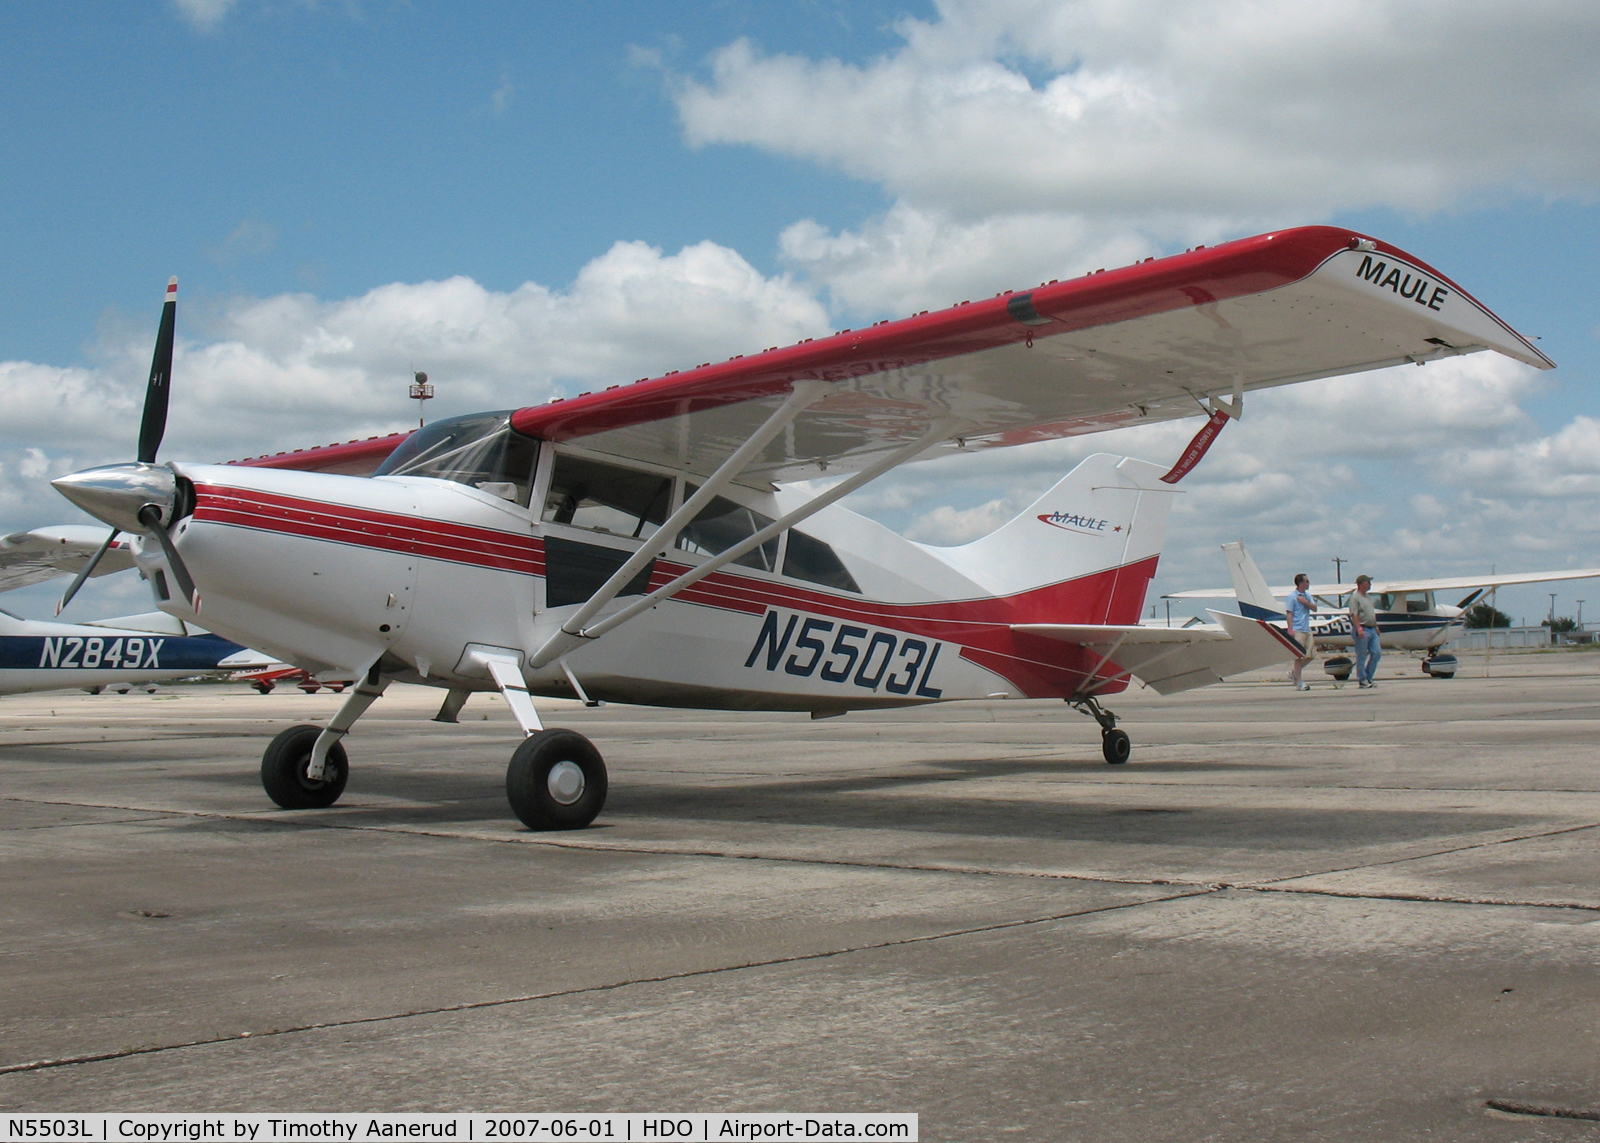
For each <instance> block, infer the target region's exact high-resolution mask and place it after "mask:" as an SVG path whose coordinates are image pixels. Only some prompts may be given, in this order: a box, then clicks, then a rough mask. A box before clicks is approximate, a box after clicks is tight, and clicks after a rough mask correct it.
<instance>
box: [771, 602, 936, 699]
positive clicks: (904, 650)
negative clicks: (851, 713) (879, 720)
mask: <svg viewBox="0 0 1600 1143" xmlns="http://www.w3.org/2000/svg"><path fill="white" fill-rule="evenodd" d="M943 649H944V644H943V643H941V642H939V641H938V640H935V639H921V638H918V637H916V636H913V635H904V634H899V633H896V632H892V631H883V630H879V629H876V628H872V627H862V626H859V625H857V624H854V623H845V622H843V621H839V620H833V619H818V618H817V617H816V616H814V615H796V614H789V615H784V614H783V613H781V612H778V611H768V612H767V613H766V615H765V616H764V617H763V618H762V620H761V631H760V633H759V634H758V635H757V636H756V642H755V646H753V647H751V648H750V655H749V657H748V658H746V659H745V661H744V665H745V666H746V667H748V668H750V669H752V670H761V669H765V670H768V671H777V670H780V669H781V670H782V671H784V672H785V673H787V674H790V675H795V676H797V677H799V678H802V679H809V678H811V677H812V676H815V677H817V678H819V679H821V680H823V681H824V682H829V683H836V684H838V685H839V686H857V687H861V688H863V689H864V690H869V691H878V690H883V691H887V692H888V693H889V694H892V695H911V694H915V695H916V696H917V697H919V698H926V699H936V698H938V697H940V696H941V695H942V694H943V693H944V691H943V689H942V688H940V687H935V686H933V685H932V680H933V668H934V666H935V664H937V663H938V661H939V652H940V651H941V650H943Z"/></svg>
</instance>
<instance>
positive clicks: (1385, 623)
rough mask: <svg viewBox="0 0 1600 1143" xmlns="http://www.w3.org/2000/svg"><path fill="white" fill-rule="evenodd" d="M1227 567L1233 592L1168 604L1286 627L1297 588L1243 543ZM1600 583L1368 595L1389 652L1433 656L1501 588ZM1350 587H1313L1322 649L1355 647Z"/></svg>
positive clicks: (1477, 581)
mask: <svg viewBox="0 0 1600 1143" xmlns="http://www.w3.org/2000/svg"><path fill="white" fill-rule="evenodd" d="M1222 551H1223V555H1224V556H1225V557H1226V558H1227V561H1228V573H1229V576H1230V577H1231V578H1232V580H1233V587H1232V588H1201V589H1198V590H1194V591H1175V592H1173V593H1171V594H1170V595H1168V596H1166V597H1165V598H1167V599H1236V600H1238V603H1239V614H1241V615H1243V616H1245V617H1246V618H1249V619H1263V620H1267V621H1269V622H1276V623H1277V624H1278V625H1280V626H1281V625H1283V624H1284V623H1285V618H1284V605H1285V601H1286V600H1287V599H1288V597H1289V593H1290V592H1292V591H1293V590H1294V588H1293V587H1269V586H1267V581H1266V578H1265V577H1264V576H1262V574H1261V570H1260V569H1259V568H1257V567H1256V563H1255V561H1254V560H1253V559H1251V558H1250V553H1248V552H1247V551H1245V548H1244V542H1243V541H1239V542H1236V543H1232V544H1223V545H1222ZM1595 577H1600V568H1576V569H1570V570H1566V571H1545V572H1513V573H1509V574H1506V575H1479V576H1455V577H1449V578H1443V579H1408V580H1398V579H1396V580H1380V581H1376V582H1374V583H1373V584H1372V586H1371V587H1370V588H1369V589H1368V590H1369V591H1370V592H1371V594H1372V596H1373V598H1374V601H1375V603H1376V606H1377V609H1378V630H1379V632H1380V635H1379V640H1380V642H1381V644H1382V645H1383V647H1384V648H1385V649H1386V650H1395V651H1426V652H1428V653H1429V654H1430V656H1431V654H1432V653H1433V652H1434V651H1436V650H1438V649H1439V648H1440V647H1443V646H1444V645H1445V644H1446V643H1448V642H1450V640H1452V639H1455V638H1456V637H1458V636H1459V635H1460V634H1461V633H1462V631H1463V630H1465V628H1466V614H1467V609H1468V608H1469V607H1471V606H1472V605H1473V604H1474V603H1477V602H1478V601H1479V600H1480V599H1482V598H1483V596H1484V594H1485V593H1487V592H1489V591H1491V590H1493V589H1494V588H1497V587H1508V586H1510V585H1512V584H1520V583H1553V582H1555V581H1557V580H1568V579H1592V578H1595ZM1354 591H1355V585H1354V584H1349V583H1319V584H1312V585H1311V588H1310V593H1311V596H1312V598H1313V599H1315V600H1316V601H1317V603H1318V605H1319V606H1318V607H1317V610H1316V611H1315V612H1314V613H1313V614H1312V616H1311V630H1312V633H1313V634H1315V635H1316V637H1317V642H1318V644H1321V645H1325V646H1330V647H1349V646H1351V642H1352V640H1351V634H1350V612H1349V606H1350V594H1351V593H1352V592H1354ZM1456 592H1466V593H1467V594H1466V595H1465V597H1463V598H1462V599H1461V601H1460V602H1459V603H1456V604H1454V605H1451V604H1448V603H1440V602H1439V601H1438V596H1439V595H1441V594H1445V595H1454V594H1455V593H1456Z"/></svg>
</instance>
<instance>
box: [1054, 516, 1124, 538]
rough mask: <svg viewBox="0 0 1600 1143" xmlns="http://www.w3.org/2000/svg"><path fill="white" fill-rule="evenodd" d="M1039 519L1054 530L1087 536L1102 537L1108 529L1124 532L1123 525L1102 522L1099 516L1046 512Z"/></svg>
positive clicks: (1108, 521)
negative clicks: (1058, 529) (1059, 529)
mask: <svg viewBox="0 0 1600 1143" xmlns="http://www.w3.org/2000/svg"><path fill="white" fill-rule="evenodd" d="M1039 519H1040V520H1042V521H1043V522H1044V523H1046V524H1049V525H1050V526H1051V527H1052V528H1063V529H1065V530H1066V531H1068V532H1081V533H1083V534H1084V535H1086V536H1098V535H1101V534H1102V533H1104V532H1105V531H1106V530H1107V529H1108V528H1109V529H1110V530H1111V531H1113V532H1120V531H1122V525H1121V524H1115V525H1113V524H1112V523H1111V521H1110V520H1102V519H1100V518H1099V517H1097V516H1081V515H1079V514H1078V513H1076V512H1044V513H1041V514H1040V516H1039Z"/></svg>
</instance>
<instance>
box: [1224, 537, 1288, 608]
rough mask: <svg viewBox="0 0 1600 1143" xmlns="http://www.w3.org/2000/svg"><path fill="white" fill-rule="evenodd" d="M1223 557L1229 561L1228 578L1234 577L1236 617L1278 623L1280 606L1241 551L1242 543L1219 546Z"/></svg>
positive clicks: (1250, 561) (1248, 555) (1252, 564)
mask: <svg viewBox="0 0 1600 1143" xmlns="http://www.w3.org/2000/svg"><path fill="white" fill-rule="evenodd" d="M1222 554H1223V555H1224V556H1226V557H1227V560H1228V575H1230V576H1231V577H1233V594H1234V596H1235V597H1236V598H1237V599H1238V600H1239V614H1240V615H1243V616H1245V617H1246V618H1249V619H1281V618H1282V617H1283V604H1282V603H1281V602H1279V600H1278V598H1277V596H1275V595H1273V594H1272V589H1271V588H1270V587H1268V586H1267V581H1266V580H1265V579H1264V578H1263V577H1262V575H1261V569H1260V568H1258V567H1256V562H1255V560H1253V559H1251V558H1250V553H1249V552H1247V551H1245V550H1244V541H1243V540H1237V541H1235V542H1234V543H1231V544H1223V545H1222Z"/></svg>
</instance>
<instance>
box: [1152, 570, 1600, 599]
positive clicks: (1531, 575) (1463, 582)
mask: <svg viewBox="0 0 1600 1143" xmlns="http://www.w3.org/2000/svg"><path fill="white" fill-rule="evenodd" d="M1597 577H1600V568H1575V569H1570V570H1567V571H1547V572H1513V573H1510V574H1507V575H1462V576H1448V577H1445V578H1442V579H1386V580H1381V581H1379V580H1374V581H1373V583H1372V586H1371V588H1369V590H1370V591H1372V592H1374V593H1376V594H1378V595H1387V594H1391V593H1399V592H1404V591H1476V590H1483V591H1487V590H1488V589H1489V588H1492V587H1510V586H1511V585H1513V584H1519V583H1557V582H1559V581H1561V580H1568V579H1595V578H1597ZM1355 589H1356V586H1355V584H1353V583H1315V584H1312V585H1311V587H1310V588H1309V589H1308V590H1309V591H1310V593H1311V594H1312V595H1321V596H1326V597H1333V596H1339V595H1347V594H1349V593H1350V592H1352V591H1354V590H1355ZM1270 590H1271V592H1272V594H1273V595H1274V596H1276V597H1278V598H1279V599H1286V598H1288V595H1289V593H1290V592H1291V591H1293V590H1294V588H1293V587H1290V586H1285V587H1274V588H1271V589H1270ZM1161 598H1163V599H1237V598H1238V593H1237V592H1235V591H1234V589H1233V588H1231V587H1208V588H1196V589H1194V590H1192V591H1174V592H1171V593H1169V594H1167V595H1164V596H1162V597H1161Z"/></svg>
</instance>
